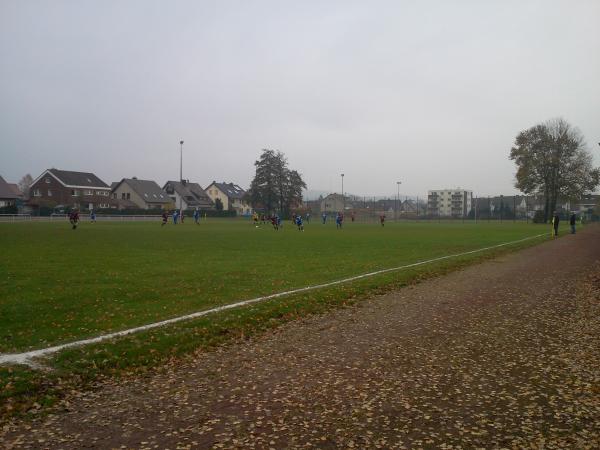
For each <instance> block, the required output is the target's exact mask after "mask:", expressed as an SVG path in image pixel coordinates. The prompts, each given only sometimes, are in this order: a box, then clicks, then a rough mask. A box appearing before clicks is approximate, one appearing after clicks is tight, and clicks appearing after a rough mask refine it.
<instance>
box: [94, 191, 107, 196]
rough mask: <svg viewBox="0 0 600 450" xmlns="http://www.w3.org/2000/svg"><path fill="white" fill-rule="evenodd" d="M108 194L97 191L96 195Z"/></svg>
mask: <svg viewBox="0 0 600 450" xmlns="http://www.w3.org/2000/svg"><path fill="white" fill-rule="evenodd" d="M106 194H108V192H107V191H96V195H106Z"/></svg>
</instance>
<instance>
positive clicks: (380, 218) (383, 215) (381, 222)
mask: <svg viewBox="0 0 600 450" xmlns="http://www.w3.org/2000/svg"><path fill="white" fill-rule="evenodd" d="M379 223H380V224H381V226H382V227H383V226H384V225H385V214H381V215H380V216H379Z"/></svg>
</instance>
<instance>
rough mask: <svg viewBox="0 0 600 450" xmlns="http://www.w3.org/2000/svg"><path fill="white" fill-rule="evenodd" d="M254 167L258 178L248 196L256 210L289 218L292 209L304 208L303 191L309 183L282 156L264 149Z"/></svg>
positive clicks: (251, 185)
mask: <svg viewBox="0 0 600 450" xmlns="http://www.w3.org/2000/svg"><path fill="white" fill-rule="evenodd" d="M254 166H255V167H256V175H255V176H254V179H253V180H252V183H251V184H250V189H248V193H247V198H248V200H249V201H250V203H251V204H252V206H253V207H254V208H256V209H262V210H263V211H265V213H267V214H272V213H275V212H278V213H279V214H282V215H283V216H284V217H287V216H289V215H290V211H291V210H292V209H293V208H296V207H298V206H300V205H301V204H302V189H306V183H305V182H304V180H303V179H302V177H301V176H300V174H299V173H298V172H297V171H296V170H292V169H290V168H289V167H288V163H287V159H286V157H285V155H284V154H283V153H282V152H280V151H275V150H270V149H263V151H262V154H261V155H260V158H259V159H258V161H256V162H255V163H254Z"/></svg>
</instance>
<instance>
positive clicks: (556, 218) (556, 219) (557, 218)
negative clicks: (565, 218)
mask: <svg viewBox="0 0 600 450" xmlns="http://www.w3.org/2000/svg"><path fill="white" fill-rule="evenodd" d="M559 223H560V216H559V215H558V213H557V212H556V211H554V217H552V227H553V228H554V237H557V236H558V224H559Z"/></svg>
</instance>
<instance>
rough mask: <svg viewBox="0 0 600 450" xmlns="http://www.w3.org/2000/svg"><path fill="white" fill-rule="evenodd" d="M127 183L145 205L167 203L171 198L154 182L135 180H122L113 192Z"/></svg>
mask: <svg viewBox="0 0 600 450" xmlns="http://www.w3.org/2000/svg"><path fill="white" fill-rule="evenodd" d="M123 183H127V185H129V187H130V188H131V189H133V191H134V192H135V193H136V194H137V195H139V196H140V197H141V198H142V199H143V200H144V201H145V202H146V203H169V202H171V198H170V197H169V195H168V194H167V193H166V192H165V191H163V190H162V189H161V188H160V186H159V185H158V184H156V182H155V181H152V180H138V179H137V178H123V179H122V180H121V181H120V182H119V183H118V184H117V185H116V186H115V187H114V188H113V189H112V191H115V190H116V189H117V188H118V187H119V186H121V184H123Z"/></svg>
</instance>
